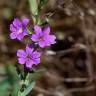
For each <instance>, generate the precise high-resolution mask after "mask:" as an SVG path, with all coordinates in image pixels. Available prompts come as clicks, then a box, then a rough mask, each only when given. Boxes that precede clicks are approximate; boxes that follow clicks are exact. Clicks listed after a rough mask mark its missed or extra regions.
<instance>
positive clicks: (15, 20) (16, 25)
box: [13, 18, 21, 27]
mask: <svg viewBox="0 0 96 96" xmlns="http://www.w3.org/2000/svg"><path fill="white" fill-rule="evenodd" d="M13 25H14V26H15V27H18V26H19V27H20V26H21V22H20V21H19V19H17V18H15V19H14V21H13Z"/></svg>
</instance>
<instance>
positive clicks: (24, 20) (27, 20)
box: [22, 18, 29, 26]
mask: <svg viewBox="0 0 96 96" xmlns="http://www.w3.org/2000/svg"><path fill="white" fill-rule="evenodd" d="M22 23H23V25H24V26H27V24H28V23H29V19H27V18H23V20H22Z"/></svg>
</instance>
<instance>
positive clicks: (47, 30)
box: [43, 27, 50, 35]
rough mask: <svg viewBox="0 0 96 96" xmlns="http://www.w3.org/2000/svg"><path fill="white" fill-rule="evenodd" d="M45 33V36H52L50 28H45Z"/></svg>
mask: <svg viewBox="0 0 96 96" xmlns="http://www.w3.org/2000/svg"><path fill="white" fill-rule="evenodd" d="M43 33H44V34H45V35H48V34H50V27H47V28H45V29H44V30H43Z"/></svg>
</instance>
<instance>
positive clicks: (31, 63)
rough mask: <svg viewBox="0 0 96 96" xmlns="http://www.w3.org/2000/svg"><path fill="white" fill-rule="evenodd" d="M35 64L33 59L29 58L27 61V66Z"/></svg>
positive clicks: (30, 66)
mask: <svg viewBox="0 0 96 96" xmlns="http://www.w3.org/2000/svg"><path fill="white" fill-rule="evenodd" d="M33 64H34V62H33V60H27V61H26V67H28V68H32V65H33Z"/></svg>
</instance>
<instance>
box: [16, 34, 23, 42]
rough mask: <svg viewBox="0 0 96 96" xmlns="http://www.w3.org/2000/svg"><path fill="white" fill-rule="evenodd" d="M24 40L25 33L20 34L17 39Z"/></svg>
mask: <svg viewBox="0 0 96 96" xmlns="http://www.w3.org/2000/svg"><path fill="white" fill-rule="evenodd" d="M23 38H24V34H23V33H20V34H18V35H17V39H18V40H20V41H22V39H23Z"/></svg>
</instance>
